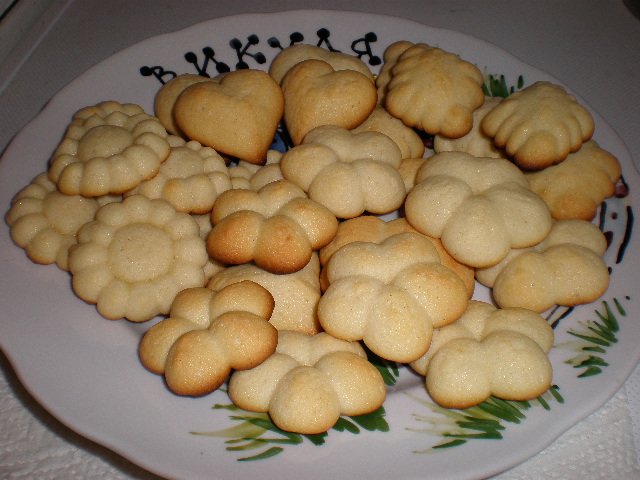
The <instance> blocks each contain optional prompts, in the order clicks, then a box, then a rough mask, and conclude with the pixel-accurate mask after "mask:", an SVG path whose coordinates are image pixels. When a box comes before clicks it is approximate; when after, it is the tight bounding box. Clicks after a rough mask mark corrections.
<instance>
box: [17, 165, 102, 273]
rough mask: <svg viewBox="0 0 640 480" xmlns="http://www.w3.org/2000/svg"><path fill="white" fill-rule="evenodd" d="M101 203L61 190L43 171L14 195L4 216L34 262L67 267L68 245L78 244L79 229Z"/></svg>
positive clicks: (20, 245)
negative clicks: (59, 190) (61, 191)
mask: <svg viewBox="0 0 640 480" xmlns="http://www.w3.org/2000/svg"><path fill="white" fill-rule="evenodd" d="M99 207H100V204H99V203H98V201H97V200H96V199H94V198H87V197H83V196H81V195H64V194H62V193H60V192H58V190H57V189H56V185H55V184H54V183H53V182H52V181H51V180H49V178H48V177H47V174H46V173H41V174H40V175H38V176H37V177H35V178H34V179H33V180H32V181H31V183H30V184H29V185H27V186H26V187H24V188H23V189H22V190H20V191H19V192H18V193H17V194H16V195H15V197H13V199H12V200H11V208H10V209H9V211H8V212H7V214H6V215H5V220H6V222H7V224H8V225H9V227H10V229H11V238H12V239H13V241H14V242H15V244H16V245H18V246H19V247H21V248H23V249H24V251H25V253H26V254H27V256H28V257H29V258H30V259H31V260H32V261H33V262H35V263H39V264H43V265H49V264H52V263H55V264H56V265H58V267H60V268H61V269H62V270H67V268H68V262H67V260H68V255H69V248H70V247H71V246H72V245H75V244H76V234H77V233H78V230H79V229H80V228H81V227H82V226H83V225H84V224H85V223H88V222H90V221H91V220H93V217H94V215H95V213H96V211H97V210H98V208H99Z"/></svg>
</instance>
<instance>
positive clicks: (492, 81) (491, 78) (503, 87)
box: [482, 74, 524, 98]
mask: <svg viewBox="0 0 640 480" xmlns="http://www.w3.org/2000/svg"><path fill="white" fill-rule="evenodd" d="M523 86H524V78H523V76H522V75H520V76H518V79H517V81H516V84H515V85H512V86H509V85H507V80H506V78H505V76H504V75H493V74H488V75H485V78H484V84H483V85H482V91H483V92H484V94H485V95H486V96H488V97H503V98H506V97H508V96H509V95H511V94H512V93H513V92H515V91H516V89H518V90H520V89H521V88H522V87H523Z"/></svg>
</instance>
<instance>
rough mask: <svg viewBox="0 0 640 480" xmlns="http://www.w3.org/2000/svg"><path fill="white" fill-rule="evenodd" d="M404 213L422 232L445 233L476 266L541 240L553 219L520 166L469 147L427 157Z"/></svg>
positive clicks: (452, 249) (457, 253)
mask: <svg viewBox="0 0 640 480" xmlns="http://www.w3.org/2000/svg"><path fill="white" fill-rule="evenodd" d="M405 215H406V218H407V220H408V221H409V223H410V224H411V225H412V226H413V227H414V228H415V229H416V230H418V231H419V232H422V233H424V234H426V235H429V236H431V237H436V238H440V240H441V241H442V244H443V245H444V248H445V249H446V250H447V251H448V252H449V253H450V254H451V256H453V257H454V258H455V259H456V260H457V261H459V262H460V263H464V264H465V265H469V266H471V267H476V268H484V267H489V266H491V265H495V264H497V263H498V262H500V260H502V259H503V258H504V257H505V256H506V255H507V254H508V253H509V251H510V250H511V248H524V247H528V246H532V245H535V244H536V243H538V242H540V241H542V239H544V237H545V236H546V235H547V234H548V233H549V230H550V229H551V223H552V219H551V215H550V213H549V209H548V208H547V205H546V204H545V203H544V201H543V200H542V199H541V198H540V197H539V196H538V195H537V194H535V193H534V192H532V191H531V190H530V188H529V183H528V182H527V180H526V178H525V176H524V174H523V173H522V172H521V171H520V170H519V169H518V167H516V166H515V165H514V164H513V163H511V162H510V161H509V160H506V159H503V158H480V157H473V156H472V155H469V154H468V153H464V152H442V153H437V154H435V155H433V156H432V157H429V158H428V159H427V160H426V161H425V164H424V166H423V167H421V168H420V170H419V172H418V174H417V177H416V185H415V186H414V187H413V189H412V190H411V191H410V192H409V193H408V194H407V199H406V201H405Z"/></svg>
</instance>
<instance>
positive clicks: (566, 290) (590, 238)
mask: <svg viewBox="0 0 640 480" xmlns="http://www.w3.org/2000/svg"><path fill="white" fill-rule="evenodd" d="M606 247H607V241H606V238H605V236H604V234H603V233H602V232H601V231H600V230H599V229H598V227H597V226H596V225H594V224H592V223H590V222H587V221H586V220H559V221H557V222H555V224H554V225H553V228H552V230H551V232H550V233H549V235H548V236H547V237H546V238H545V239H544V241H542V242H541V243H540V244H538V245H536V246H534V247H533V248H530V249H523V250H514V251H512V252H511V253H510V255H508V256H507V257H506V258H505V260H503V261H502V262H501V263H499V264H498V265H497V266H496V267H494V268H492V269H490V270H488V271H482V270H478V271H477V272H476V276H477V278H478V280H479V281H481V282H483V283H485V284H487V285H492V286H493V291H492V293H493V298H494V300H495V301H496V303H497V304H498V305H499V306H501V307H503V308H504V307H522V308H528V309H530V310H534V311H536V312H543V311H545V310H547V309H548V308H550V307H552V306H554V305H564V306H573V305H579V304H583V303H590V302H593V301H594V300H596V299H597V298H598V297H600V296H601V295H602V294H603V293H604V292H605V291H606V290H607V288H608V287H609V269H608V268H607V265H606V263H605V262H604V260H603V259H602V255H603V254H604V252H605V250H606Z"/></svg>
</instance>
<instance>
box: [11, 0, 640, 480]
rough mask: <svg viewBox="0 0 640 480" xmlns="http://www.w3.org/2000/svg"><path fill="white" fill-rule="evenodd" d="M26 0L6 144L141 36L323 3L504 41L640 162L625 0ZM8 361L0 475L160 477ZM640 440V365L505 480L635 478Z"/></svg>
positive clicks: (639, 82) (638, 91) (638, 102)
mask: <svg viewBox="0 0 640 480" xmlns="http://www.w3.org/2000/svg"><path fill="white" fill-rule="evenodd" d="M28 1H29V0H20V2H19V3H18V6H17V7H14V11H12V12H10V14H9V15H6V16H5V18H4V19H3V21H2V23H1V24H0V39H1V40H3V45H5V43H4V41H5V40H6V39H8V38H11V39H12V42H14V44H15V47H14V48H13V49H12V50H11V51H9V52H8V53H7V54H6V56H5V57H4V59H3V60H2V63H0V150H2V149H4V148H5V147H6V145H7V144H8V143H9V141H10V140H11V138H12V137H13V136H14V135H15V133H16V132H17V131H19V130H20V128H22V126H24V125H25V124H26V123H27V122H28V121H29V120H30V119H31V118H33V117H34V116H35V115H36V114H37V113H38V111H39V110H40V109H41V108H42V107H43V106H44V105H45V104H46V102H47V101H48V99H49V98H50V97H51V96H52V95H54V94H55V93H56V92H57V91H58V90H59V89H60V88H62V87H63V86H65V85H66V84H67V83H68V82H69V81H70V80H72V79H74V78H75V77H76V76H78V75H79V74H81V73H82V72H84V71H85V70H86V69H88V68H90V67H91V66H93V65H94V64H96V63H98V62H100V61H101V60H103V59H105V58H107V57H108V56H110V55H111V54H113V53H115V52H117V51H119V50H121V49H122V48H125V47H127V46H129V45H132V44H134V43H136V42H138V41H140V40H142V39H145V38H148V37H151V36H154V35H157V34H160V33H166V32H171V31H174V30H178V29H181V28H184V27H187V26H189V25H191V24H194V23H197V22H200V21H203V20H207V19H210V18H215V17H221V16H227V15H233V14H238V13H250V12H275V11H281V10H292V9H301V8H323V9H338V10H339V9H343V10H356V11H365V12H370V13H378V14H388V15H395V16H399V17H404V18H408V19H411V20H414V21H419V22H422V23H424V24H427V25H430V26H435V27H442V28H449V29H452V30H457V31H460V32H464V33H467V34H469V35H472V36H475V37H478V38H480V39H483V40H486V41H488V42H491V43H493V44H495V45H498V46H499V47H501V48H503V49H505V50H507V51H509V52H510V53H512V54H513V55H515V56H517V57H519V58H520V59H522V60H523V61H524V62H526V63H528V64H530V65H532V66H535V67H537V68H540V69H542V70H545V71H547V72H548V73H550V74H551V75H553V76H554V77H556V78H558V79H559V80H560V81H562V82H563V83H564V84H566V85H569V86H570V87H571V89H572V90H573V91H575V92H576V93H577V94H578V95H579V96H580V97H582V98H583V99H585V100H586V101H587V102H588V103H589V104H590V106H591V107H593V108H594V109H595V110H596V111H597V112H598V113H600V114H601V115H602V116H603V117H604V118H605V120H606V121H607V122H608V123H609V124H610V125H611V126H612V127H613V128H614V130H616V131H617V132H618V134H619V135H620V137H621V138H622V140H623V141H624V142H625V143H626V145H627V147H628V148H629V151H630V152H631V155H632V157H633V158H634V161H635V162H636V165H638V164H639V163H640V135H639V133H640V48H639V47H638V46H639V45H640V20H637V19H636V18H634V17H633V16H632V15H631V14H630V13H629V11H628V10H627V9H626V8H625V5H624V4H623V1H622V0H602V1H596V0H581V1H579V0H566V1H516V0H511V1H496V0H493V1H483V2H475V1H471V0H468V1H456V0H449V1H439V0H437V1H428V0H421V1H390V0H387V1H377V0H368V1H354V0H352V1H339V0H325V1H324V2H310V1H276V0H271V1H256V0H249V1H235V2H228V1H224V2H223V1H205V0H202V1H196V0H181V1H169V0H161V1H159V0H153V1H152V0H132V1H125V0H110V1H107V2H105V1H101V0H76V1H56V0H52V1H46V2H43V3H42V4H40V7H41V6H42V5H43V4H46V7H47V8H45V9H42V13H41V14H39V15H35V16H34V15H18V13H20V11H21V10H20V9H21V8H24V7H22V6H21V5H20V4H21V3H24V2H28ZM33 2H35V3H38V0H33ZM27 19H28V20H27ZM15 32H19V34H16V33H15ZM639 275H640V274H639ZM1 311H2V310H0V312H1ZM0 321H10V319H7V318H2V317H1V316H0ZM638 321H640V319H638ZM639 348H640V347H639ZM0 367H1V369H2V376H1V377H0V478H3V479H4V478H12V479H27V478H29V479H30V478H52V479H58V478H65V479H66V478H117V479H120V478H122V479H130V478H140V479H151V478H157V477H155V476H153V475H151V474H148V473H147V472H145V471H143V470H142V469H139V468H138V467H136V466H135V465H133V464H131V463H129V462H128V461H127V460H124V459H122V458H121V457H119V456H117V455H115V454H113V453H111V452H110V451H108V450H107V449H105V448H103V447H101V446H99V445H96V444H93V443H91V442H89V441H87V440H84V439H83V438H82V437H80V436H79V435H77V434H75V433H74V432H72V431H71V430H69V429H67V428H66V427H65V426H64V425H62V424H61V423H60V422H58V421H57V420H56V419H54V418H53V417H51V416H50V415H49V414H48V413H47V412H46V411H45V410H44V409H43V408H42V407H40V406H39V405H38V404H37V403H36V402H34V401H33V400H32V399H31V397H30V395H29V394H28V392H26V391H25V390H24V388H23V387H22V386H21V385H20V382H19V380H18V379H17V378H16V376H15V374H14V373H13V369H12V368H11V366H10V365H9V363H8V362H7V360H6V358H5V357H4V356H0ZM639 445H640V370H639V369H636V372H635V373H634V374H633V375H632V377H631V378H630V379H629V380H628V381H627V383H626V385H625V386H624V387H623V388H622V389H620V391H619V392H618V394H617V395H616V396H614V397H613V398H612V399H611V400H610V401H609V402H608V403H607V404H606V405H604V406H603V408H601V409H600V410H598V411H597V412H595V413H594V414H593V415H591V416H590V417H588V418H587V419H586V420H584V421H583V422H581V423H579V424H578V425H576V426H575V427H574V428H573V429H571V430H569V431H568V432H567V433H565V434H564V435H563V436H562V437H560V438H559V439H558V440H557V441H556V442H555V443H554V444H553V445H551V446H550V447H549V448H548V449H546V450H545V451H543V452H542V453H541V454H539V455H537V456H536V457H534V458H532V459H530V460H529V461H527V462H525V463H524V464H522V465H520V466H518V467H515V468H514V469H512V470H510V471H508V472H505V473H503V474H502V475H500V476H499V477H498V478H500V479H501V480H503V479H529V478H531V479H534V478H535V479H539V478H558V479H569V480H571V479H578V478H580V479H592V478H621V479H626V478H628V479H637V478H640V467H639V464H640V462H639V457H640V455H638V451H639V449H638V446H639ZM425 473H426V474H427V473H428V472H425Z"/></svg>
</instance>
